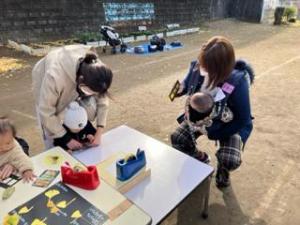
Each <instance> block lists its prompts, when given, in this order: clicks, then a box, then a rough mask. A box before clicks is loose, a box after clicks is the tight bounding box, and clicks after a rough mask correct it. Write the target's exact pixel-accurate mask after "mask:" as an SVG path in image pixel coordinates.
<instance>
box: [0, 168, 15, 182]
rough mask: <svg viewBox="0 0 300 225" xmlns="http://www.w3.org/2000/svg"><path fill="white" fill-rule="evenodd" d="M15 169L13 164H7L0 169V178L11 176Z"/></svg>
mask: <svg viewBox="0 0 300 225" xmlns="http://www.w3.org/2000/svg"><path fill="white" fill-rule="evenodd" d="M14 170H15V168H14V167H13V166H12V165H11V164H5V165H4V166H3V167H2V168H1V170H0V180H4V179H5V178H7V177H9V176H10V175H11V174H12V173H13V172H14Z"/></svg>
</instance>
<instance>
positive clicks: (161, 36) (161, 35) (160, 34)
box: [156, 33, 164, 38]
mask: <svg viewBox="0 0 300 225" xmlns="http://www.w3.org/2000/svg"><path fill="white" fill-rule="evenodd" d="M156 35H157V36H158V37H160V38H163V37H164V33H158V34H156Z"/></svg>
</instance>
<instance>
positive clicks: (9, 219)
mask: <svg viewBox="0 0 300 225" xmlns="http://www.w3.org/2000/svg"><path fill="white" fill-rule="evenodd" d="M19 220H20V217H19V215H18V214H16V213H15V214H13V215H7V216H5V217H4V220H3V225H18V223H19Z"/></svg>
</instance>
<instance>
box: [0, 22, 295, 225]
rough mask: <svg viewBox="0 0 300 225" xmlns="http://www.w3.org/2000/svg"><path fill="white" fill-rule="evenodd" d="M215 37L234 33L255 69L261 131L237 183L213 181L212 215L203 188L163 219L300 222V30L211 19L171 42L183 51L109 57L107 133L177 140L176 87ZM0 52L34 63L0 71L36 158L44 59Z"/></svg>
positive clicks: (5, 102)
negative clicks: (35, 93) (222, 186)
mask: <svg viewBox="0 0 300 225" xmlns="http://www.w3.org/2000/svg"><path fill="white" fill-rule="evenodd" d="M213 35H225V36H227V37H229V38H230V39H231V40H232V41H233V44H234V46H235V48H236V55H237V56H238V57H241V58H246V59H247V60H248V61H249V62H251V63H252V65H253V66H254V68H255V71H256V74H257V79H256V82H255V85H254V86H252V88H251V102H252V111H253V115H254V117H255V120H254V131H253V135H252V136H251V138H250V140H249V142H248V143H247V146H246V149H245V151H244V154H243V164H242V166H241V167H240V169H238V170H237V171H236V172H234V173H232V187H230V188H228V189H226V190H224V191H220V190H218V189H217V188H216V187H215V185H214V183H212V186H211V199H210V207H209V213H210V215H209V218H208V219H207V220H203V219H202V218H201V214H200V202H199V195H200V190H196V191H195V192H194V193H193V194H192V195H191V196H190V197H189V198H188V199H187V200H186V201H185V202H184V203H183V204H182V205H180V206H179V208H178V209H176V210H175V211H174V212H173V213H172V214H171V215H170V216H169V217H168V218H167V219H166V220H165V221H164V222H163V223H162V224H164V225H169V224H179V225H187V224H192V225H248V224H258V225H282V224H285V225H297V224H300V213H299V212H298V208H299V206H300V173H299V171H300V163H299V162H300V145H299V143H298V142H297V141H299V140H300V120H299V118H298V116H299V115H300V103H299V96H300V73H299V71H300V41H299V37H300V29H299V28H296V27H287V26H284V27H273V26H270V25H262V24H251V23H243V22H236V21H232V20H224V21H217V22H213V23H210V24H209V25H208V28H206V29H205V30H204V32H200V33H199V34H193V35H187V36H183V37H177V38H173V39H169V40H174V39H180V40H181V41H182V42H183V43H184V48H182V49H178V50H174V51H170V52H164V53H160V54H153V55H150V56H135V55H114V56H112V55H110V54H106V55H103V54H101V59H102V60H103V61H104V62H105V63H107V64H108V65H109V66H111V67H112V68H113V71H114V75H115V77H114V81H113V87H112V89H111V93H112V95H113V98H114V100H113V101H112V102H111V107H110V113H109V118H108V127H107V130H109V129H111V128H113V127H116V126H119V125H121V124H127V125H129V126H131V127H133V128H135V129H138V130H140V131H142V132H144V133H146V134H148V135H150V136H153V137H155V138H157V139H158V140H160V141H163V142H165V143H168V144H169V134H170V133H171V132H172V131H173V130H174V129H175V128H176V125H177V124H176V121H175V118H176V116H177V115H178V113H179V112H181V111H182V109H183V104H184V99H182V100H176V101H175V102H174V103H171V102H170V101H169V100H168V98H167V95H168V92H169V90H170V88H171V86H172V85H173V83H174V81H175V80H176V79H182V78H183V77H184V75H185V74H186V72H187V69H188V66H189V62H190V61H191V60H193V59H195V57H196V56H197V53H198V50H199V48H200V46H201V44H202V43H203V42H204V41H205V40H207V39H208V38H210V37H211V36H213ZM169 40H168V41H169ZM0 56H1V57H2V56H5V57H14V58H17V59H20V60H22V61H23V63H24V64H25V65H26V66H25V68H23V69H21V70H16V71H12V72H8V73H4V74H2V75H0V106H1V107H0V115H5V114H6V115H9V116H10V117H11V118H13V119H14V121H15V123H16V125H17V127H18V130H19V134H20V135H21V136H23V137H25V138H26V139H27V140H28V141H29V142H30V145H31V154H32V155H34V154H36V153H38V152H40V151H41V150H42V149H43V145H42V142H41V138H40V133H39V130H38V128H37V122H36V119H35V109H34V103H33V97H32V93H31V70H32V67H33V65H34V63H35V62H36V61H37V60H38V58H35V57H28V56H26V55H24V54H22V53H18V52H15V51H13V50H10V49H7V48H4V47H0ZM199 145H200V146H201V147H202V149H203V150H206V151H208V152H209V153H210V154H211V156H212V158H213V162H212V164H213V165H214V166H215V165H216V160H215V157H213V156H214V153H215V147H214V143H211V142H209V141H207V140H205V139H200V140H199ZM174 163H176V162H174ZM195 172H196V171H195Z"/></svg>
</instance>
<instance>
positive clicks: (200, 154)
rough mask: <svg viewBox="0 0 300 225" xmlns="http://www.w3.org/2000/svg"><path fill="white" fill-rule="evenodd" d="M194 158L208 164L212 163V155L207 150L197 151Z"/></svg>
mask: <svg viewBox="0 0 300 225" xmlns="http://www.w3.org/2000/svg"><path fill="white" fill-rule="evenodd" d="M194 158H195V159H198V160H199V161H200V162H203V163H206V164H209V163H210V156H209V155H208V154H207V153H206V152H201V151H197V152H196V153H195V155H194Z"/></svg>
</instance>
